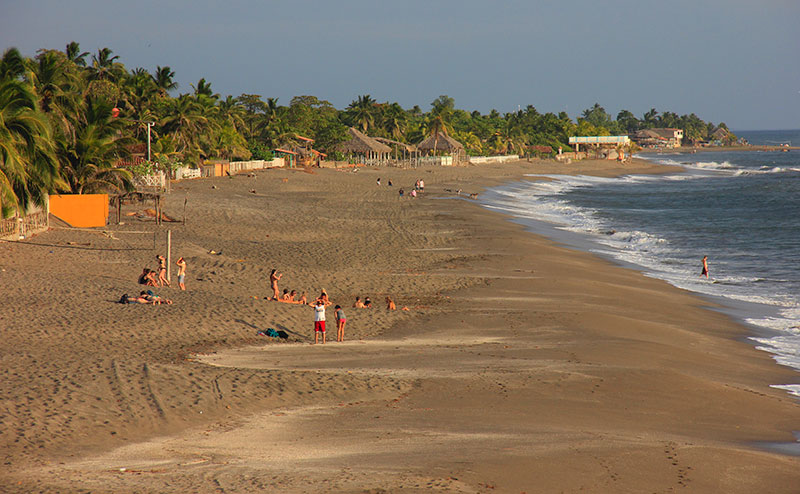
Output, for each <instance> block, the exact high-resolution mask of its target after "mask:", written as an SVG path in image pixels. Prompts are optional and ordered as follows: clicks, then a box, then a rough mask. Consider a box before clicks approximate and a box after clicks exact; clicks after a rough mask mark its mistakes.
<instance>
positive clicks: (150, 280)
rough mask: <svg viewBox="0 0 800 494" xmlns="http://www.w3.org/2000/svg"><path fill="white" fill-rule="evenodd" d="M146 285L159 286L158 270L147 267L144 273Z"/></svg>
mask: <svg viewBox="0 0 800 494" xmlns="http://www.w3.org/2000/svg"><path fill="white" fill-rule="evenodd" d="M144 285H146V286H158V280H156V272H155V271H152V270H150V269H145V275H144Z"/></svg>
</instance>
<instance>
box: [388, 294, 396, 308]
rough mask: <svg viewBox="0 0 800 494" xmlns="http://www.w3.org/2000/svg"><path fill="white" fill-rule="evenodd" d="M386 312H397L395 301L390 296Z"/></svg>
mask: <svg viewBox="0 0 800 494" xmlns="http://www.w3.org/2000/svg"><path fill="white" fill-rule="evenodd" d="M386 310H397V306H396V305H395V303H394V300H392V298H391V297H389V296H388V295H387V296H386Z"/></svg>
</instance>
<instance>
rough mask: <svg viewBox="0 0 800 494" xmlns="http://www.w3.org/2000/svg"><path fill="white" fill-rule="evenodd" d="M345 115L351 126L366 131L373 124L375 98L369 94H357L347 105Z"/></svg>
mask: <svg viewBox="0 0 800 494" xmlns="http://www.w3.org/2000/svg"><path fill="white" fill-rule="evenodd" d="M347 115H348V117H349V120H350V122H351V124H352V125H353V126H358V127H361V130H362V131H363V132H364V133H367V131H368V130H369V128H370V127H371V126H372V125H374V124H375V100H374V99H372V96H370V95H369V94H365V95H363V96H359V97H358V98H357V99H356V100H354V101H352V102H351V103H350V106H348V107H347Z"/></svg>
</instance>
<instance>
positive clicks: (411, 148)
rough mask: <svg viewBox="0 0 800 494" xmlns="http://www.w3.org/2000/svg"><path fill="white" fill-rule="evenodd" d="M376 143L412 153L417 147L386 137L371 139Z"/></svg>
mask: <svg viewBox="0 0 800 494" xmlns="http://www.w3.org/2000/svg"><path fill="white" fill-rule="evenodd" d="M373 139H375V140H376V141H378V142H380V143H381V144H386V145H389V146H397V147H399V148H402V149H403V150H404V151H406V152H409V153H413V152H414V151H416V150H417V147H416V146H414V145H413V144H406V143H405V142H400V141H394V140H392V139H387V138H386V137H373Z"/></svg>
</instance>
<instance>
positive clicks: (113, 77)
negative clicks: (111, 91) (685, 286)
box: [89, 48, 124, 82]
mask: <svg viewBox="0 0 800 494" xmlns="http://www.w3.org/2000/svg"><path fill="white" fill-rule="evenodd" d="M112 53H113V52H112V51H111V49H110V48H101V49H99V50H97V55H92V66H91V67H89V79H90V80H92V81H96V80H101V81H105V80H109V81H112V82H115V81H118V80H119V79H120V78H121V75H122V74H121V73H120V69H121V65H122V64H119V63H115V62H114V61H115V60H117V59H118V58H119V56H117V55H114V56H113V57H112V56H111V54H112ZM123 72H124V71H123Z"/></svg>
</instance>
